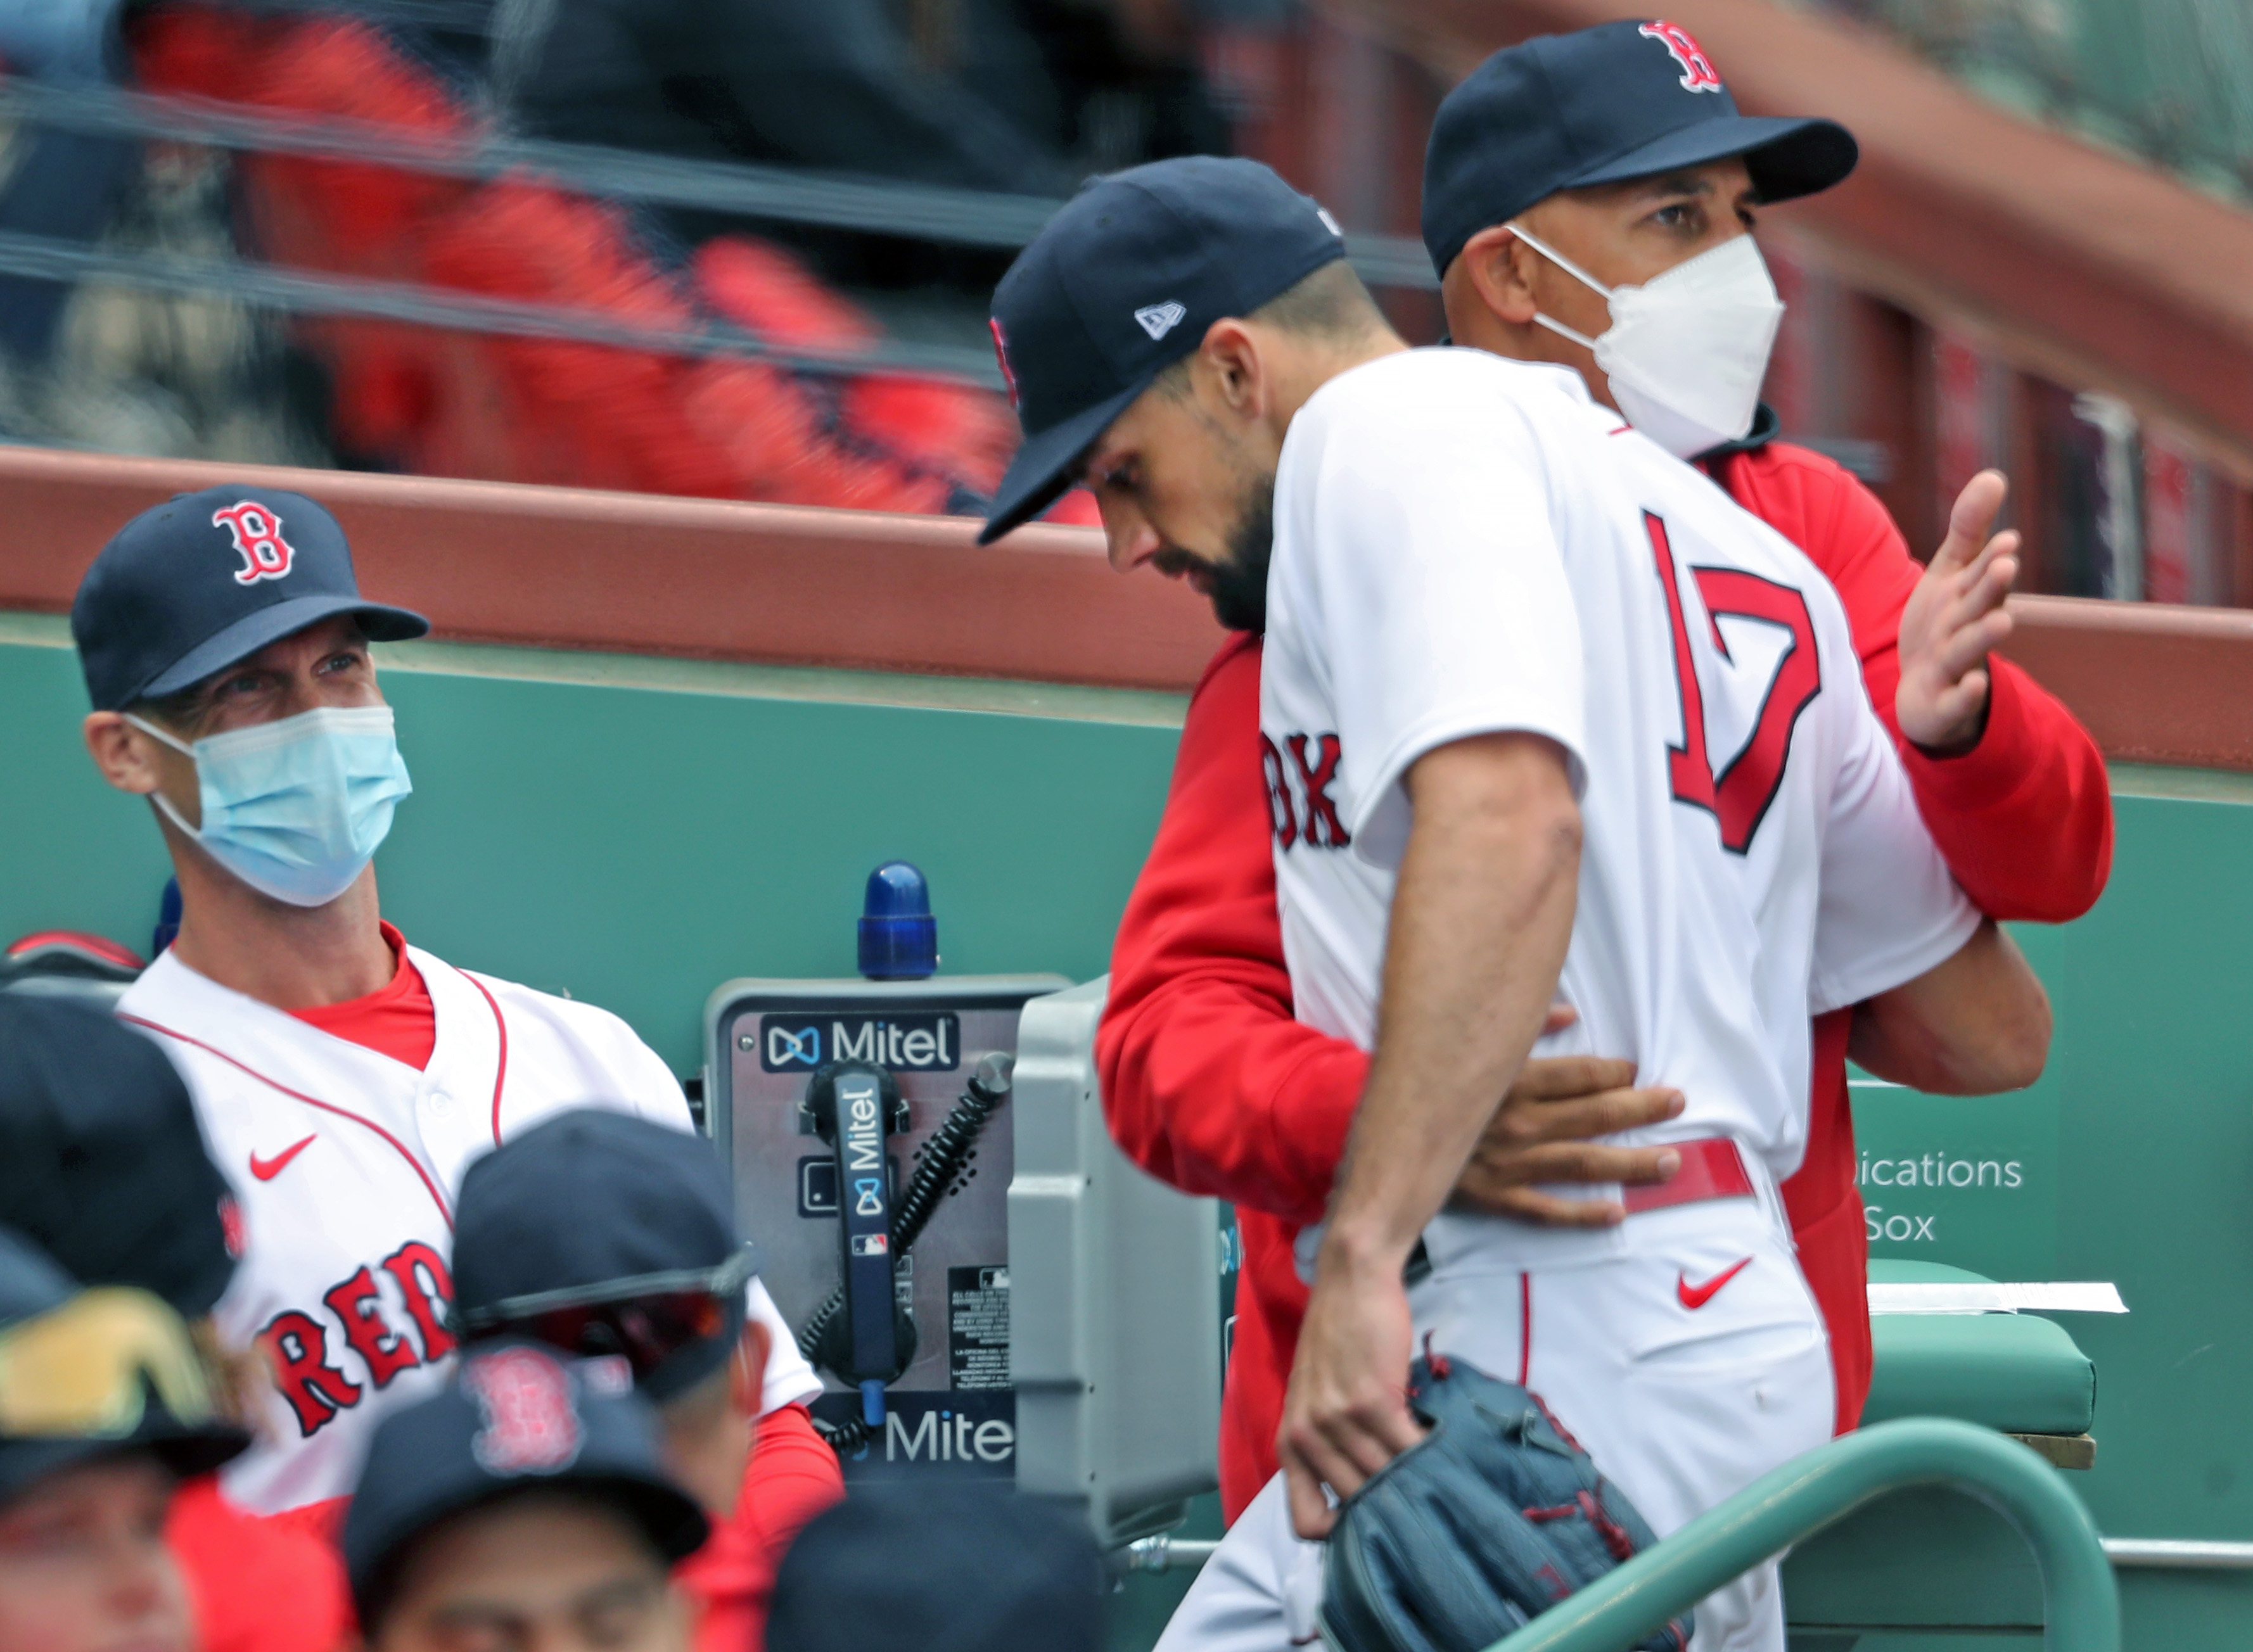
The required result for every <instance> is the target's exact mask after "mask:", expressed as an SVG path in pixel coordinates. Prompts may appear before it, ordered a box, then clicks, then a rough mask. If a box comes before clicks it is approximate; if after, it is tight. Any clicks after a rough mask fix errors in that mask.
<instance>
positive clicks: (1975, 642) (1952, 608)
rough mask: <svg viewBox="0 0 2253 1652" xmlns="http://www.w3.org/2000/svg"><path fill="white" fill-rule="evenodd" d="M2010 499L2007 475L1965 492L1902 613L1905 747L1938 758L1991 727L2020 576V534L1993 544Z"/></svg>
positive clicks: (1899, 714) (1898, 710) (1899, 708)
mask: <svg viewBox="0 0 2253 1652" xmlns="http://www.w3.org/2000/svg"><path fill="white" fill-rule="evenodd" d="M2009 492H2010V484H2009V483H2007V482H2006V481H2005V480H2004V479H2003V473H2002V472H2001V471H1980V472H1979V474H1978V475H1977V476H1975V477H1972V478H1971V480H1970V481H1969V482H1967V483H1965V484H1964V491H1963V492H1961V493H1960V494H1958V495H1957V498H1956V508H1955V509H1954V510H1953V511H1951V512H1949V517H1948V537H1947V538H1946V539H1945V540H1943V541H1942V542H1941V547H1940V548H1939V549H1938V550H1937V551H1936V552H1934V553H1933V557H1932V561H1931V564H1930V565H1929V567H1927V568H1926V569H1925V571H1924V577H1923V578H1922V579H1921V580H1919V581H1917V582H1916V589H1915V590H1913V591H1911V592H1910V593H1909V597H1908V607H1907V608H1905V609H1903V610H1901V687H1899V688H1897V689H1895V690H1894V718H1895V720H1896V721H1898V722H1899V723H1900V725H1901V735H1902V737H1903V738H1904V739H1906V740H1908V742H1910V743H1911V744H1913V745H1915V746H1919V747H1922V749H1924V750H1926V751H1929V752H1931V753H1933V754H1934V755H1935V756H1957V755H1959V754H1961V753H1963V752H1966V751H1969V750H1971V748H1972V747H1973V746H1975V745H1977V744H1978V743H1979V735H1981V733H1982V732H1984V730H1985V728H1986V727H1987V697H1988V690H1989V681H1988V676H1987V654H1988V651H1989V650H1991V649H1993V648H1997V647H1999V646H2000V645H2002V642H2003V639H2004V638H2007V637H2008V636H2009V635H2010V634H2011V616H2010V614H2009V613H2008V612H2007V611H2006V610H2005V609H2004V607H2003V600H2004V598H2005V597H2007V596H2009V595H2010V594H2011V582H2012V581H2013V580H2015V579H2017V578H2018V576H2019V555H2018V552H2019V536H2018V534H2017V533H2015V532H2005V533H1997V534H1995V535H1993V537H1991V538H1990V537H1989V530H1990V529H1991V528H1992V527H1993V526H1995V513H1996V512H1998V511H1999V510H2001V509H2002V508H2003V500H2004V498H2005V496H2006V495H2007V494H2008V493H2009Z"/></svg>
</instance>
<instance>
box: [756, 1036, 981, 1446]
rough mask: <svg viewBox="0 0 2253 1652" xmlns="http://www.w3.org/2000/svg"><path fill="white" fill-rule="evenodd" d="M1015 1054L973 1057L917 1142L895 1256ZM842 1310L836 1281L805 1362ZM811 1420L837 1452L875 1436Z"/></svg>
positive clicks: (953, 1173) (859, 1426) (809, 1335)
mask: <svg viewBox="0 0 2253 1652" xmlns="http://www.w3.org/2000/svg"><path fill="white" fill-rule="evenodd" d="M1016 1064H1017V1058H1016V1057H1015V1056H1010V1055H1006V1054H1003V1053H1001V1052H1000V1051H996V1052H995V1053H994V1054H993V1055H990V1056H987V1057H985V1059H983V1060H982V1061H980V1063H978V1070H977V1071H975V1072H974V1073H973V1074H972V1075H971V1076H970V1082H969V1084H967V1085H966V1087H965V1088H964V1090H963V1092H962V1099H961V1100H959V1101H958V1102H956V1103H955V1104H954V1110H953V1111H952V1112H950V1113H948V1114H947V1115H946V1119H945V1122H944V1123H942V1124H941V1125H940V1126H938V1129H936V1130H934V1131H932V1132H931V1135H930V1137H929V1139H928V1140H925V1141H924V1144H923V1151H922V1153H921V1154H919V1155H918V1156H917V1160H916V1169H915V1175H913V1176H912V1177H911V1178H910V1180H909V1181H908V1190H907V1191H906V1192H905V1193H903V1194H902V1195H900V1202H899V1206H898V1208H897V1209H895V1210H894V1211H893V1213H892V1228H891V1244H892V1254H893V1255H894V1256H895V1257H900V1256H904V1255H906V1254H907V1251H908V1247H909V1246H910V1245H912V1244H914V1243H915V1242H916V1240H917V1238H919V1237H922V1234H923V1230H924V1226H925V1224H927V1223H929V1222H930V1221H931V1214H932V1212H934V1211H935V1210H937V1209H938V1202H939V1201H940V1200H941V1199H943V1198H945V1196H946V1195H947V1193H948V1192H949V1190H950V1189H952V1188H953V1186H954V1182H955V1179H956V1178H957V1177H958V1176H959V1175H961V1173H962V1170H963V1168H965V1167H966V1165H967V1164H968V1163H969V1162H970V1154H971V1150H972V1149H973V1148H974V1147H976V1146H977V1145H978V1137H979V1135H980V1133H981V1132H983V1131H984V1129H985V1128H986V1125H987V1120H989V1119H992V1118H993V1117H994V1114H995V1113H996V1112H999V1111H1001V1104H1002V1103H1003V1102H1005V1101H1007V1100H1008V1099H1009V1092H1010V1091H1011V1089H1012V1088H1014V1085H1015V1080H1014V1077H1013V1074H1014V1072H1015V1068H1016ZM844 1311H845V1287H844V1286H838V1287H837V1288H836V1289H835V1290H834V1291H832V1292H831V1293H829V1297H828V1300H827V1301H825V1302H823V1303H822V1305H821V1306H820V1307H818V1308H816V1309H815V1310H814V1311H813V1318H811V1319H809V1320H807V1321H806V1324H805V1325H804V1327H803V1328H800V1330H799V1333H798V1351H799V1353H800V1354H803V1355H804V1356H806V1360H807V1361H808V1363H813V1362H814V1350H815V1349H818V1348H820V1346H821V1339H822V1337H823V1335H825V1334H826V1333H827V1331H828V1329H829V1325H830V1321H833V1320H834V1319H835V1318H836V1317H837V1316H838V1315H839V1314H841V1313H843V1312H844ZM813 1426H814V1428H815V1430H816V1432H819V1433H820V1436H821V1437H822V1439H826V1440H827V1441H828V1442H829V1444H830V1445H831V1446H832V1447H833V1448H834V1449H835V1451H836V1453H837V1454H838V1455H839V1456H841V1457H846V1456H850V1455H851V1454H852V1453H854V1452H856V1451H858V1450H860V1449H861V1446H865V1445H867V1444H868V1441H869V1440H870V1439H873V1438H874V1437H875V1430H874V1429H872V1428H870V1427H869V1426H868V1424H867V1423H865V1422H863V1421H861V1418H857V1417H855V1418H853V1419H851V1420H850V1421H849V1422H843V1423H831V1422H826V1421H824V1420H823V1419H821V1418H818V1417H817V1418H814V1420H813Z"/></svg>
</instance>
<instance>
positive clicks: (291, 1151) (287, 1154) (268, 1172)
mask: <svg viewBox="0 0 2253 1652" xmlns="http://www.w3.org/2000/svg"><path fill="white" fill-rule="evenodd" d="M317 1140H319V1138H318V1137H317V1136H308V1137H306V1138H305V1139H304V1140H303V1141H301V1142H298V1143H296V1145H295V1146H294V1147H284V1148H282V1151H281V1152H279V1153H277V1154H275V1155H274V1156H273V1157H272V1158H271V1159H262V1158H260V1157H259V1156H258V1155H257V1154H255V1153H254V1154H251V1155H250V1174H251V1175H254V1176H256V1177H257V1178H258V1179H259V1180H260V1181H273V1180H274V1178H275V1177H276V1176H278V1175H281V1174H282V1172H283V1171H284V1170H287V1169H288V1168H289V1161H291V1160H292V1159H294V1158H296V1156H297V1155H298V1154H301V1153H303V1152H304V1151H305V1149H306V1148H308V1147H311V1146H312V1145H313V1143H314V1142H315V1141H317ZM1738 1265H1739V1266H1740V1267H1741V1266H1743V1264H1742V1263H1739V1264H1738Z"/></svg>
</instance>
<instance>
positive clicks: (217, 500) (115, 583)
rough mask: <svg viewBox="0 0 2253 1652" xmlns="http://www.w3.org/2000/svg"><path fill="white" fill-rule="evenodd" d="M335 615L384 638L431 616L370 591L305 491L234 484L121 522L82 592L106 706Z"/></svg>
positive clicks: (87, 648)
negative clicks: (364, 590) (372, 596)
mask: <svg viewBox="0 0 2253 1652" xmlns="http://www.w3.org/2000/svg"><path fill="white" fill-rule="evenodd" d="M334 614H353V615H357V616H358V617H359V623H360V626H361V628H362V629H363V630H365V631H366V632H367V634H368V636H369V637H370V638H373V640H374V641H376V642H380V643H395V642H403V641H405V640H406V639H407V638H410V637H420V636H422V635H423V634H424V633H426V632H427V631H429V629H430V622H429V620H427V619H425V618H423V617H422V615H420V614H415V613H410V612H408V610H406V609H403V608H389V607H386V606H385V605H384V604H383V603H371V602H369V601H368V600H367V599H366V597H364V596H361V595H360V594H359V581H358V579H357V578H356V577H355V576H354V575H353V573H352V550H351V547H348V546H347V545H346V544H345V531H344V529H343V528H341V527H339V526H338V525H337V519H336V518H335V517H333V516H331V515H330V514H329V513H328V512H327V511H325V510H324V509H323V508H322V507H321V506H320V505H316V504H315V503H314V502H313V501H312V500H310V499H309V498H306V497H305V496H304V495H303V494H302V493H291V492H288V491H284V490H282V489H280V488H254V487H245V486H242V485H241V484H227V485H226V486H224V487H215V488H206V489H204V490H203V491H201V492H200V493H179V494H175V495H174V496H173V497H172V498H170V499H167V500H166V501H165V502H164V504H162V505H157V506H155V507H154V508H153V509H150V510H146V511H143V512H141V514H140V515H138V516H136V517H135V518H134V519H132V520H131V521H129V522H128V523H127V524H126V525H125V526H123V527H122V528H120V529H118V530H117V534H116V537H115V538H114V539H112V540H110V541H109V543H108V544H107V545H105V546H103V547H101V554H100V555H98V556H96V557H95V558H94V566H93V567H91V568H88V569H87V571H86V577H85V578H84V579H83V580H81V581H80V582H79V588H78V596H77V597H76V599H75V600H74V601H73V602H72V603H71V636H72V638H73V639H74V640H75V641H76V642H77V644H78V658H79V665H80V668H81V669H82V670H83V671H84V672H85V673H86V690H87V694H88V695H89V696H90V697H91V698H92V699H93V701H94V709H95V710H96V711H119V710H122V709H123V708H125V707H127V706H129V705H131V704H132V703H133V702H134V701H136V700H147V699H153V698H157V697H159V696H162V695H164V694H175V693H178V691H179V690H180V689H183V688H185V687H188V686H189V685H190V684H192V683H196V682H200V681H201V680H203V679H205V678H206V677H208V676H210V675H211V674H212V673H213V672H215V671H218V670H220V669H221V668H222V667H224V666H231V665H233V664H234V662H235V661H236V660H238V659H246V658H248V656H249V655H252V654H255V653H256V652H258V651H259V650H260V649H262V648H263V647H265V646H266V645H267V644H269V643H270V642H274V641H276V639H277V638H283V637H287V636H289V634H290V633H291V632H292V631H303V630H304V628H305V627H306V626H308V625H310V624H315V623H316V622H317V621H319V620H324V619H327V618H328V617H330V616H331V615H334Z"/></svg>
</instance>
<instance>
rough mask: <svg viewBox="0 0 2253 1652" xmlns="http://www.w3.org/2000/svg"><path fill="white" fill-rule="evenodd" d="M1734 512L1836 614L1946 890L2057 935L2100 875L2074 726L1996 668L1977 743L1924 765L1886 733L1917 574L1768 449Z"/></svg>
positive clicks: (1746, 471)
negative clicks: (1810, 577) (1813, 572)
mask: <svg viewBox="0 0 2253 1652" xmlns="http://www.w3.org/2000/svg"><path fill="white" fill-rule="evenodd" d="M1721 480H1722V483H1723V484H1724V485H1725V486H1726V488H1727V489H1728V491H1729V492H1730V494H1731V495H1732V496H1733V497H1734V498H1735V499H1736V501H1737V502H1738V503H1739V504H1740V505H1743V506H1744V507H1745V508H1746V509H1747V510H1748V511H1750V512H1752V513H1753V514H1754V515H1755V516H1757V517H1760V518H1761V519H1762V520H1764V521H1766V522H1768V524H1769V525H1770V526H1773V527H1775V529H1776V530H1777V532H1779V533H1782V534H1783V536H1784V537H1785V538H1786V539H1789V540H1791V541H1792V542H1793V543H1794V544H1796V545H1797V546H1798V547H1800V548H1801V549H1802V550H1803V551H1805V552H1806V553H1807V554H1808V555H1809V556H1810V558H1812V559H1813V561H1814V562H1815V564H1816V566H1817V567H1818V568H1821V569H1822V570H1823V572H1824V574H1825V575H1828V576H1829V578H1830V581H1831V584H1832V585H1833V586H1835V587H1836V588H1837V589H1838V595H1839V597H1840V598H1841V600H1842V601H1844V603H1845V606H1846V619H1847V622H1848V624H1851V625H1852V628H1853V632H1854V647H1855V651H1856V652H1858V653H1859V654H1860V655H1861V657H1862V677H1863V680H1865V681H1866V683H1867V684H1868V685H1869V690H1870V701H1871V704H1872V705H1873V707H1875V708H1876V710H1877V714H1878V715H1879V716H1880V718H1882V719H1884V721H1885V725H1886V727H1887V729H1889V730H1890V731H1891V732H1892V734H1893V735H1894V744H1895V745H1896V746H1897V747H1898V748H1899V749H1900V751H1901V761H1902V763H1903V765H1904V766H1905V767H1906V768H1907V769H1908V777H1909V783H1910V784H1911V785H1912V786H1913V787H1914V788H1915V791H1916V800H1917V806H1918V807H1919V809H1920V810H1921V811H1922V812H1923V815H1924V821H1925V825H1926V826H1927V827H1928V828H1929V830H1930V831H1931V833H1932V835H1933V840H1934V841H1936V843H1938V844H1939V846H1940V852H1941V854H1943V855H1945V856H1946V857H1947V860H1948V864H1949V867H1950V869H1951V870H1952V871H1953V872H1954V873H1955V874H1956V881H1957V882H1959V883H1961V884H1962V885H1963V886H1964V893H1965V894H1966V895H1968V896H1971V901H1972V903H1973V904H1974V905H1976V906H1977V907H1978V908H1979V910H1981V911H1983V912H1985V913H1986V914H1988V916H1990V917H1998V918H2007V919H2022V920H2031V921H2033V922H2035V923H2040V924H2062V923H2064V922H2066V921H2067V920H2068V919H2070V918H2076V917H2080V916H2081V915H2082V913H2083V912H2086V911H2087V910H2089V908H2090V907H2092V906H2094V905H2095V904H2096V897H2097V896H2099V895H2102V894H2103V892H2104V882H2105V879H2106V878H2107V877H2108V876H2110V874H2111V870H2112V790H2111V786H2110V783H2109V781H2108V780H2107V778H2106V776H2105V772H2104V756H2103V753H2102V752H2100V751H2099V750H2098V749H2096V741H2094V740H2093V739H2091V738H2090V737H2089V731H2088V730H2087V729H2086V728H2082V726H2081V724H2080V722H2079V721H2078V720H2077V719H2075V716H2074V714H2072V713H2071V712H2069V711H2068V710H2067V709H2066V708H2065V707H2064V706H2063V705H2061V703H2060V702H2059V701H2057V700H2056V699H2055V698H2054V696H2053V695H2052V694H2050V693H2049V692H2048V691H2047V689H2045V688H2043V687H2041V685H2040V684H2039V683H2037V682H2036V681H2034V680H2033V678H2031V677H2029V676H2027V675H2026V673H2025V672H2023V671H2021V670H2020V669H2019V667H2018V666H2014V665H2012V663H2011V662H2010V661H2009V660H2007V659H2001V658H1999V657H1995V658H1991V659H1990V660H1989V662H1988V664H1989V670H1990V673H1991V680H1992V681H1993V685H1994V688H1993V694H1992V697H1991V701H1990V704H1989V707H1988V712H1987V727H1986V729H1985V731H1984V733H1982V735H1980V737H1979V743H1978V744H1977V745H1976V746H1974V747H1973V748H1972V749H1971V750H1970V751H1968V752H1966V753H1964V755H1963V756H1958V757H1932V756H1927V755H1926V754H1925V753H1923V752H1922V751H1920V750H1919V749H1917V748H1915V746H1912V745H1910V744H1909V743H1908V742H1907V741H1905V740H1903V739H1901V729H1900V728H1899V726H1898V725H1897V724H1896V723H1895V721H1894V691H1895V690H1896V689H1897V688H1898V687H1900V685H1901V660H1900V637H1901V610H1903V609H1904V608H1906V607H1907V606H1908V597H1909V593H1910V592H1911V591H1913V590H1915V589H1916V582H1917V580H1918V579H1919V578H1920V577H1921V576H1922V574H1923V571H1924V570H1923V569H1922V568H1921V567H1920V566H1919V565H1918V563H1917V562H1916V561H1915V558H1913V557H1911V556H1910V554H1909V552H1908V543H1907V541H1906V540H1903V539H1902V538H1901V530H1900V529H1899V528H1898V527H1896V526H1894V519H1893V518H1892V516H1890V515H1889V514H1888V513H1887V511H1886V507H1885V506H1884V505H1881V504H1880V503H1879V502H1878V498H1877V496H1876V495H1875V494H1873V493H1872V492H1871V491H1869V489H1868V488H1866V487H1865V486H1863V485H1862V484H1861V483H1860V482H1859V481H1857V480H1856V479H1855V478H1854V477H1852V475H1850V474H1848V472H1847V471H1845V470H1844V469H1842V468H1841V467H1840V466H1838V465H1837V464H1833V463H1832V462H1831V460H1829V459H1826V458H1824V457H1822V456H1821V455H1820V454H1817V453H1811V452H1810V451H1808V450H1806V449H1804V448H1795V447H1792V446H1790V445H1789V444H1788V443H1773V444H1771V445H1769V446H1768V447H1766V448H1761V449H1759V450H1755V451H1754V452H1752V453H1747V454H1739V455H1736V456H1734V457H1732V458H1731V459H1730V460H1729V461H1728V463H1727V465H1726V469H1725V470H1724V471H1723V472H1722V477H1721Z"/></svg>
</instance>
